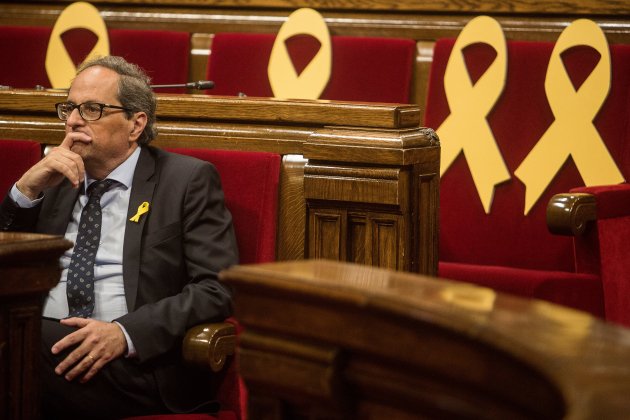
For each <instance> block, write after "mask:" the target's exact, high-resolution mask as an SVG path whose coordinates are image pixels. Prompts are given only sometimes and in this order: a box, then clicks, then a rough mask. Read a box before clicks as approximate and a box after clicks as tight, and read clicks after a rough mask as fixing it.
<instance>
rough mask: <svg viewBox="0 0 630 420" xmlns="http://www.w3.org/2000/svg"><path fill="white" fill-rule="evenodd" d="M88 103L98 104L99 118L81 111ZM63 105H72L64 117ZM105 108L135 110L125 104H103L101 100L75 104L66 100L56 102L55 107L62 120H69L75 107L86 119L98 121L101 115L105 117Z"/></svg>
mask: <svg viewBox="0 0 630 420" xmlns="http://www.w3.org/2000/svg"><path fill="white" fill-rule="evenodd" d="M86 104H90V105H98V107H99V111H100V112H99V114H98V117H97V118H91V119H90V118H85V116H84V115H83V112H82V111H81V108H82V107H83V105H86ZM62 105H70V106H71V109H70V112H68V113H67V117H66V118H63V117H62V116H61V114H62V110H61V109H60V108H59V107H60V106H62ZM105 108H114V109H121V110H123V111H127V112H133V110H132V109H129V108H125V107H124V106H118V105H110V104H102V103H100V102H92V101H88V102H83V103H80V104H75V103H74V102H70V101H66V102H57V103H56V104H55V109H56V110H57V117H59V119H60V120H61V121H68V118H69V117H70V114H72V111H74V110H75V109H78V110H79V115H80V116H81V118H83V119H84V120H85V121H97V120H100V119H101V117H103V109H105Z"/></svg>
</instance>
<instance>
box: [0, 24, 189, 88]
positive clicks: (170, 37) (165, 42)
mask: <svg viewBox="0 0 630 420" xmlns="http://www.w3.org/2000/svg"><path fill="white" fill-rule="evenodd" d="M51 32H52V28H47V27H25V26H16V27H7V26H4V27H0V54H1V55H2V56H3V57H11V65H3V66H1V67H0V85H6V86H11V87H14V88H22V89H33V88H34V87H35V86H36V85H41V86H44V87H50V86H51V85H50V81H49V80H48V76H47V74H46V66H45V63H46V51H47V48H48V41H49V38H50V34H51ZM108 34H109V41H110V53H111V54H112V55H120V56H122V57H125V58H126V59H127V61H130V62H132V63H136V64H138V65H139V66H140V67H142V68H143V69H144V70H145V71H146V72H147V74H148V75H149V76H150V77H151V79H152V83H153V84H173V83H186V82H188V69H189V51H190V34H189V33H188V32H175V31H155V30H127V29H110V30H108ZM90 35H93V34H92V33H91V32H90V31H88V30H84V29H75V30H70V31H68V32H67V33H65V34H63V35H62V39H63V41H64V45H65V46H66V50H67V51H68V53H69V55H70V56H71V57H72V59H73V61H74V62H75V64H79V63H81V62H82V61H83V60H84V58H85V55H86V54H88V53H89V52H90V51H91V49H92V47H93V45H94V43H95V42H96V35H93V36H90ZM164 91H165V92H166V91H167V90H164ZM168 92H171V93H178V92H180V93H181V92H184V90H183V89H180V90H174V89H169V90H168Z"/></svg>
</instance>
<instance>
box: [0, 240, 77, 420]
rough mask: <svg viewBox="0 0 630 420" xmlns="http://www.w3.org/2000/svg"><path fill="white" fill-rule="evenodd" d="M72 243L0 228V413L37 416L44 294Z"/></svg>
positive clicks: (3, 415)
mask: <svg viewBox="0 0 630 420" xmlns="http://www.w3.org/2000/svg"><path fill="white" fill-rule="evenodd" d="M71 246H72V243H71V242H69V241H66V240H65V239H63V238H62V237H56V236H49V235H38V234H28V233H26V234H21V233H12V232H0V418H3V419H11V420H18V419H20V420H21V419H27V420H31V419H38V418H39V405H38V404H37V403H36V402H37V401H39V373H38V372H39V369H38V366H39V362H40V354H41V353H40V352H41V335H40V334H41V331H40V330H41V314H42V307H43V301H44V300H43V299H44V297H45V296H46V294H47V293H48V291H49V290H50V289H51V288H52V287H54V286H55V285H56V284H57V282H58V281H59V276H60V273H61V269H60V268H59V257H60V256H61V254H62V253H63V252H64V251H65V250H66V249H68V248H70V247H71Z"/></svg>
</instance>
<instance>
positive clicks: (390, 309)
mask: <svg viewBox="0 0 630 420" xmlns="http://www.w3.org/2000/svg"><path fill="white" fill-rule="evenodd" d="M221 277H222V278H223V280H225V281H227V282H228V283H230V284H231V285H232V286H233V287H234V288H235V296H236V301H235V308H236V317H237V319H239V321H240V322H241V324H242V326H243V333H242V334H241V335H240V338H239V349H238V352H237V354H238V355H239V363H240V364H239V366H240V372H241V374H242V376H243V378H244V380H245V382H246V385H247V387H248V390H249V395H250V408H249V413H250V419H251V420H255V419H262V418H264V419H292V418H326V419H417V418H475V419H532V418H537V419H543V418H544V419H548V418H549V419H559V418H565V419H599V418H602V419H603V418H607V419H619V418H627V416H628V413H630V399H628V395H630V370H629V368H628V366H630V330H627V329H623V328H619V327H616V326H613V325H611V324H606V323H603V322H601V321H599V320H597V319H595V318H593V317H591V316H589V315H588V314H585V313H581V312H578V311H574V310H570V309H567V308H563V307H560V306H556V305H553V304H550V303H547V302H543V301H536V300H524V299H519V298H516V297H512V296H509V295H502V294H499V293H496V292H494V291H492V290H490V289H485V288H479V287H476V286H472V285H469V284H463V283H456V282H449V281H447V280H439V279H434V278H429V277H426V276H419V275H414V274H410V273H401V272H394V271H391V270H384V269H377V268H373V267H367V266H364V265H354V264H347V263H340V262H332V261H324V260H319V261H302V262H283V263H272V264H264V265H252V266H236V267H233V268H232V269H230V270H228V271H225V272H223V273H222V276H221Z"/></svg>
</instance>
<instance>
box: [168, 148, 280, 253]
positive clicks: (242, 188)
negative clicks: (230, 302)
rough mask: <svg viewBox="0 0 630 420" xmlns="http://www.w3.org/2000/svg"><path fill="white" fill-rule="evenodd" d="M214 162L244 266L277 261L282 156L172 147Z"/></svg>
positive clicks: (183, 152) (176, 150) (171, 149)
mask: <svg viewBox="0 0 630 420" xmlns="http://www.w3.org/2000/svg"><path fill="white" fill-rule="evenodd" d="M167 150H169V151H172V152H175V153H181V154H185V155H189V156H194V157H196V158H198V159H202V160H205V161H208V162H211V163H212V164H213V165H214V166H215V167H216V168H217V170H218V171H219V174H220V175H221V183H222V186H223V192H224V193H225V203H226V206H227V207H228V209H229V210H230V212H231V213H232V218H233V221H234V229H235V231H236V240H237V242H238V246H239V254H240V257H239V260H240V263H241V264H250V263H261V262H269V261H274V260H275V256H276V254H275V252H276V226H277V210H278V182H279V177H280V156H279V155H277V154H275V153H266V152H243V151H229V150H210V149H185V148H169V149H167Z"/></svg>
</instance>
